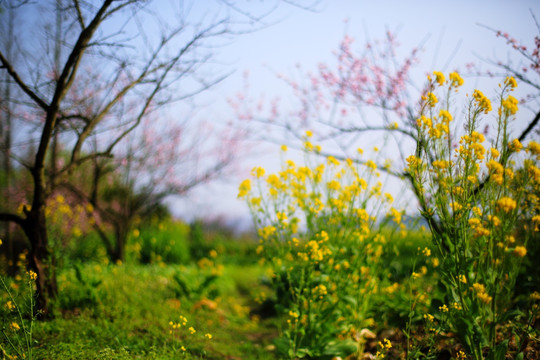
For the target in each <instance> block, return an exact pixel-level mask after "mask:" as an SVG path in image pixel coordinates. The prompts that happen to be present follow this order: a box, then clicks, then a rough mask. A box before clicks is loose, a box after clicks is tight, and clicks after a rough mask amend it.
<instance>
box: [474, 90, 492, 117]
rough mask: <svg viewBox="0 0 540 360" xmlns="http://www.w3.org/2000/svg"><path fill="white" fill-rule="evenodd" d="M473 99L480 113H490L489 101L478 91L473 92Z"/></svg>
mask: <svg viewBox="0 0 540 360" xmlns="http://www.w3.org/2000/svg"><path fill="white" fill-rule="evenodd" d="M473 97H474V99H475V101H476V104H477V105H478V108H479V110H480V111H483V112H484V113H485V114H487V113H488V112H490V111H491V100H489V99H488V98H487V97H485V96H484V94H482V92H481V91H480V90H474V93H473Z"/></svg>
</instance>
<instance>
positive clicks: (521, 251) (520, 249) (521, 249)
mask: <svg viewBox="0 0 540 360" xmlns="http://www.w3.org/2000/svg"><path fill="white" fill-rule="evenodd" d="M513 253H514V255H516V256H518V257H524V256H525V255H527V248H526V247H525V246H516V247H515V248H514V251H513Z"/></svg>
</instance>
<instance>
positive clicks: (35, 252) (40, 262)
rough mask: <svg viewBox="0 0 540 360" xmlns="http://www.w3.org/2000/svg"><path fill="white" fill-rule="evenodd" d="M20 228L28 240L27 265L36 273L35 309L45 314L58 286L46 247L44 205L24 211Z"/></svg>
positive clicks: (56, 292)
mask: <svg viewBox="0 0 540 360" xmlns="http://www.w3.org/2000/svg"><path fill="white" fill-rule="evenodd" d="M22 228H23V231H24V233H25V234H26V236H27V237H28V240H29V242H30V256H29V259H28V260H29V266H30V269H31V270H33V271H34V272H35V273H36V274H37V279H36V286H37V303H36V305H37V309H38V310H39V311H40V312H41V314H43V316H47V315H48V314H49V313H50V308H49V304H50V300H51V299H54V298H56V296H57V295H58V286H57V282H56V271H55V269H54V266H53V264H52V257H51V253H50V250H49V247H48V238H47V226H46V220H45V212H44V207H40V208H37V209H31V210H30V211H26V219H25V220H24V222H23V223H22Z"/></svg>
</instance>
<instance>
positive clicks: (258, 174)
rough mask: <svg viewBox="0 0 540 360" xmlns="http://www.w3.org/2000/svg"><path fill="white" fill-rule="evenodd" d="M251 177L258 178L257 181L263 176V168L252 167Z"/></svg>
mask: <svg viewBox="0 0 540 360" xmlns="http://www.w3.org/2000/svg"><path fill="white" fill-rule="evenodd" d="M251 175H252V176H254V177H256V178H258V179H259V178H261V177H263V176H264V168H262V167H260V166H256V167H254V168H253V169H251Z"/></svg>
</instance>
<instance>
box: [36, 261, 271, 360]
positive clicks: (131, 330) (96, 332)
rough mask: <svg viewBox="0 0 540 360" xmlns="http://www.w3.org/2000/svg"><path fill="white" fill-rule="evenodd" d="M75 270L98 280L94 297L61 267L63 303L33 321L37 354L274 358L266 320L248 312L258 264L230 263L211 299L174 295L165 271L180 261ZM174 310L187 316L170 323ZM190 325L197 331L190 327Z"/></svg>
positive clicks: (176, 314) (48, 356)
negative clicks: (175, 325) (46, 316)
mask: <svg viewBox="0 0 540 360" xmlns="http://www.w3.org/2000/svg"><path fill="white" fill-rule="evenodd" d="M81 270H82V272H83V273H85V274H89V273H91V274H92V277H94V278H96V279H100V280H101V283H100V284H99V285H97V286H95V289H94V290H95V292H96V295H97V300H96V301H94V300H93V299H86V300H87V301H86V302H85V301H82V300H84V299H82V298H84V295H85V294H87V292H85V291H82V290H81V288H84V287H85V286H86V285H83V284H81V282H80V281H79V280H78V279H77V276H76V272H75V271H74V270H65V271H64V272H63V273H62V274H60V286H61V288H62V290H61V297H60V299H59V300H58V301H59V303H62V304H63V305H64V308H63V309H62V310H57V313H56V316H55V317H54V318H53V319H52V320H48V321H42V322H38V323H36V326H35V329H34V337H35V339H36V342H37V346H36V350H35V357H36V358H39V359H71V358H84V359H157V358H159V359H178V358H185V359H203V358H204V359H240V358H242V359H275V357H274V355H273V353H272V352H271V351H269V350H268V348H269V346H270V348H271V340H272V338H273V337H274V336H275V329H274V328H273V324H272V322H259V321H257V320H256V319H252V318H250V314H249V313H250V309H251V306H254V305H255V304H254V303H253V302H252V298H251V295H252V291H256V290H257V289H259V288H260V285H259V282H258V278H259V275H260V274H261V270H260V269H259V268H258V267H256V266H252V267H251V268H248V267H246V266H242V267H238V266H234V265H228V266H227V267H226V268H225V269H224V273H223V275H222V276H221V277H220V279H219V281H218V284H217V286H218V287H219V291H220V294H219V297H217V298H215V299H214V300H211V302H210V301H208V304H210V305H206V302H205V301H207V299H206V298H201V299H199V300H186V299H177V298H176V297H175V295H174V291H173V286H174V282H173V280H171V278H172V275H173V273H174V272H175V271H178V266H157V265H131V264H129V265H122V266H117V265H109V266H102V265H99V264H85V265H83V266H82V269H81ZM81 293H82V294H81ZM89 297H91V295H89ZM70 301H72V302H71V303H70ZM70 304H71V305H72V306H71V307H70V306H68V305H70ZM214 304H215V308H214V307H213V306H214ZM180 315H182V316H185V317H186V318H188V324H187V326H186V327H185V328H181V329H172V327H171V326H170V325H169V322H170V321H175V322H177V321H178V319H179V316H180ZM189 326H193V327H194V328H195V329H197V332H196V333H195V334H193V335H192V334H190V332H189V331H186V330H187V327H189ZM171 331H172V334H171ZM206 333H209V334H211V335H212V339H208V338H206V337H205V336H204V335H203V334H206ZM231 344H235V346H231ZM182 346H184V347H185V348H186V351H182V350H181V347H182Z"/></svg>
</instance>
